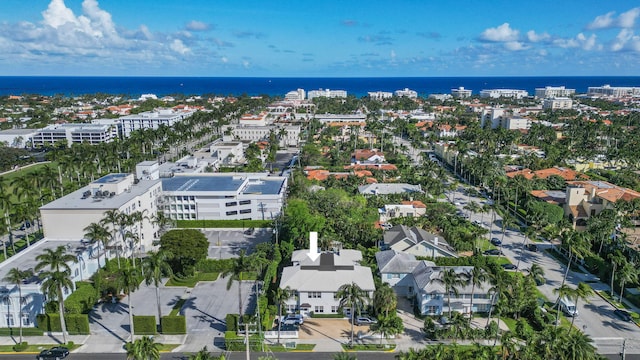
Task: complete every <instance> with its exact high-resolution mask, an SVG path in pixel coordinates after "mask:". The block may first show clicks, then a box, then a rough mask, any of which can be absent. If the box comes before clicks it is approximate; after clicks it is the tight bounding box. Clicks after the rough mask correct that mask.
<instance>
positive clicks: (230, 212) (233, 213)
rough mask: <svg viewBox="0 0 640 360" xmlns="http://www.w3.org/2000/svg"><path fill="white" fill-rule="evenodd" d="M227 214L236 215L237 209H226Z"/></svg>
mask: <svg viewBox="0 0 640 360" xmlns="http://www.w3.org/2000/svg"><path fill="white" fill-rule="evenodd" d="M227 215H238V212H237V211H227Z"/></svg>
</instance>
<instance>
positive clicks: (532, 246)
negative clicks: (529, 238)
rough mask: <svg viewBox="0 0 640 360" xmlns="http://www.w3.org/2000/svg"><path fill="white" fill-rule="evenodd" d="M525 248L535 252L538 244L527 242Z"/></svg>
mask: <svg viewBox="0 0 640 360" xmlns="http://www.w3.org/2000/svg"><path fill="white" fill-rule="evenodd" d="M527 250H529V251H531V252H537V251H538V246H536V244H527Z"/></svg>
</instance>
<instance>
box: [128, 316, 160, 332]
mask: <svg viewBox="0 0 640 360" xmlns="http://www.w3.org/2000/svg"><path fill="white" fill-rule="evenodd" d="M133 329H134V332H135V334H136V335H155V334H156V332H157V331H156V317H155V316H153V315H133Z"/></svg>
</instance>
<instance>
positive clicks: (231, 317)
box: [224, 314, 239, 333]
mask: <svg viewBox="0 0 640 360" xmlns="http://www.w3.org/2000/svg"><path fill="white" fill-rule="evenodd" d="M238 318H239V316H238V314H227V316H226V317H225V319H224V320H225V322H226V323H227V331H232V332H234V333H235V332H236V331H238Z"/></svg>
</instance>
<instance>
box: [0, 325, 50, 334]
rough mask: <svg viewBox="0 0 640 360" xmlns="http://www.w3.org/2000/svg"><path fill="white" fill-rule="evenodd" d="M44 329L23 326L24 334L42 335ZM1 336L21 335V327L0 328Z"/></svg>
mask: <svg viewBox="0 0 640 360" xmlns="http://www.w3.org/2000/svg"><path fill="white" fill-rule="evenodd" d="M43 334H44V331H42V329H39V328H37V327H35V328H32V327H26V328H22V335H23V336H42V335H43ZM0 336H20V328H17V327H16V328H0Z"/></svg>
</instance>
